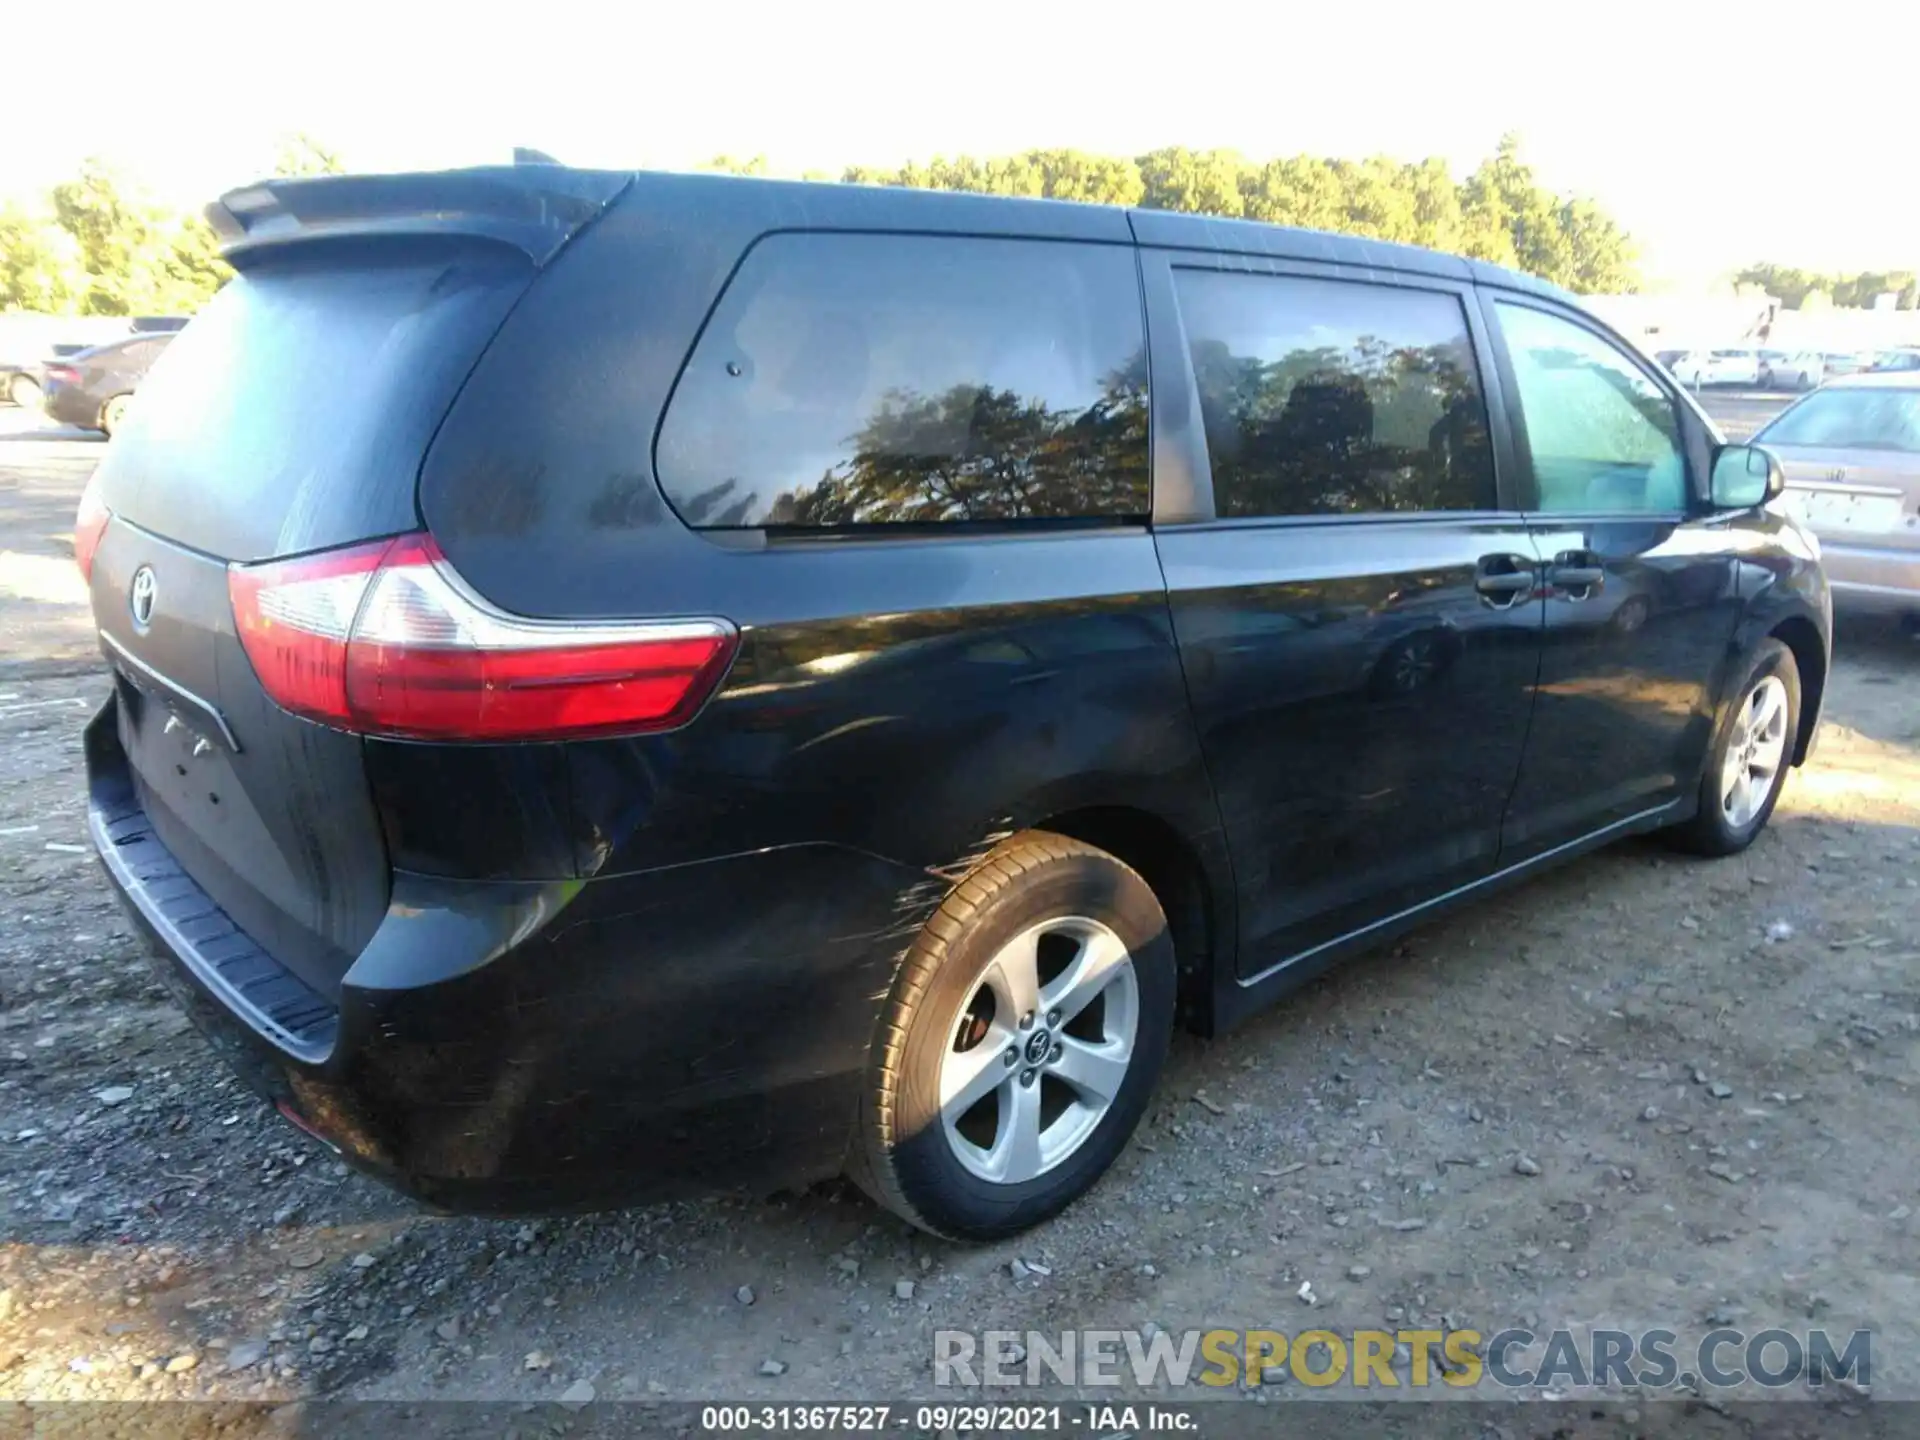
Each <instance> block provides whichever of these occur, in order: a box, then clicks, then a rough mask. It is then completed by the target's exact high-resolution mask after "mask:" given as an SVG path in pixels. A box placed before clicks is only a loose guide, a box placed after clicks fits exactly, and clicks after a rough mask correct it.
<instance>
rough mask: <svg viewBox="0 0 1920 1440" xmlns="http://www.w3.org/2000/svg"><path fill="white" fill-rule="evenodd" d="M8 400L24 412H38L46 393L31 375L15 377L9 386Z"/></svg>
mask: <svg viewBox="0 0 1920 1440" xmlns="http://www.w3.org/2000/svg"><path fill="white" fill-rule="evenodd" d="M7 398H8V399H10V400H12V401H13V403H14V404H16V405H18V406H19V407H20V408H21V409H22V410H38V409H39V408H40V402H41V400H42V399H44V398H45V392H44V391H43V390H41V388H40V382H39V381H38V380H36V379H34V378H33V377H32V376H31V375H15V376H14V377H13V378H12V380H10V381H9V382H8V384H7Z"/></svg>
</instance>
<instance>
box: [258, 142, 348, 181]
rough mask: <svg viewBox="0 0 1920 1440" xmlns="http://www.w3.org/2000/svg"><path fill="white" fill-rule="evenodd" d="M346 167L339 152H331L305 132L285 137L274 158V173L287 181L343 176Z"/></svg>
mask: <svg viewBox="0 0 1920 1440" xmlns="http://www.w3.org/2000/svg"><path fill="white" fill-rule="evenodd" d="M346 168H347V167H346V166H345V165H343V164H341V163H340V156H339V154H338V152H336V151H333V150H329V149H328V148H327V147H326V146H324V145H322V144H321V143H320V142H319V141H318V140H316V139H314V138H313V137H312V136H311V135H309V134H307V132H306V131H304V130H295V131H293V132H292V133H291V134H288V135H286V136H283V137H282V138H281V141H280V149H279V151H278V152H277V153H276V154H275V156H274V161H273V173H274V174H275V175H278V176H281V177H283V178H286V179H290V180H291V179H298V178H300V177H302V176H307V175H341V174H344V173H345V172H346Z"/></svg>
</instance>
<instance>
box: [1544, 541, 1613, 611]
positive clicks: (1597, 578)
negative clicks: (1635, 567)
mask: <svg viewBox="0 0 1920 1440" xmlns="http://www.w3.org/2000/svg"><path fill="white" fill-rule="evenodd" d="M1606 583H1607V572H1606V570H1605V568H1604V567H1603V566H1602V565H1601V564H1600V557H1599V556H1598V555H1595V554H1594V553H1593V552H1592V551H1591V550H1562V551H1561V552H1560V553H1559V554H1558V555H1556V556H1554V557H1553V563H1552V564H1551V565H1549V566H1548V567H1547V584H1549V585H1551V586H1552V587H1553V588H1554V589H1556V590H1559V591H1560V592H1561V598H1563V599H1566V600H1572V601H1580V600H1585V599H1588V598H1590V597H1591V596H1592V595H1593V594H1594V592H1596V591H1597V590H1599V589H1600V588H1601V587H1602V586H1603V585H1605V584H1606Z"/></svg>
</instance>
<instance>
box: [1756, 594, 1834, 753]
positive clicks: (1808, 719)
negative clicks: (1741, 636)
mask: <svg viewBox="0 0 1920 1440" xmlns="http://www.w3.org/2000/svg"><path fill="white" fill-rule="evenodd" d="M1767 634H1768V636H1769V638H1771V639H1774V640H1778V641H1779V642H1780V643H1781V644H1782V645H1785V646H1786V647H1787V649H1788V650H1789V651H1791V652H1792V654H1793V663H1794V667H1795V668H1796V669H1797V670H1798V671H1799V672H1800V733H1799V734H1797V735H1796V736H1794V744H1793V763H1794V764H1795V765H1804V764H1805V763H1806V760H1807V756H1808V755H1809V754H1811V753H1812V751H1813V736H1814V731H1815V730H1816V729H1817V728H1818V726H1819V724H1820V709H1821V701H1822V700H1823V699H1824V697H1825V695H1826V689H1827V650H1826V646H1825V645H1823V644H1821V642H1820V632H1819V630H1818V629H1816V628H1815V626H1814V623H1813V622H1812V621H1811V620H1809V619H1807V617H1806V616H1804V615H1789V616H1788V617H1787V618H1786V619H1784V620H1782V621H1780V622H1779V623H1778V624H1776V625H1775V626H1774V627H1773V628H1772V629H1771V630H1769V631H1768V632H1767Z"/></svg>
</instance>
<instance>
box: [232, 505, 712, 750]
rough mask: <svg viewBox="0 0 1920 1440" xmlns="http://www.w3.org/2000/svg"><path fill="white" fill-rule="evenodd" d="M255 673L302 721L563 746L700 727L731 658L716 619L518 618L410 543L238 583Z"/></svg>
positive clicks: (383, 543) (342, 553) (259, 570)
mask: <svg viewBox="0 0 1920 1440" xmlns="http://www.w3.org/2000/svg"><path fill="white" fill-rule="evenodd" d="M228 576H229V582H228V588H229V590H230V592H231V595H232V599H233V614H234V621H235V624H236V626H237V628H238V630H239V634H240V641H241V644H242V645H243V646H244V647H245V648H246V652H247V657H248V658H249V659H250V660H251V661H252V662H253V668H254V673H255V674H257V675H258V676H259V677H260V683H261V685H262V687H263V688H264V689H265V690H266V692H267V693H268V694H269V695H270V696H272V697H273V699H274V700H275V701H276V702H277V703H278V704H279V705H281V706H282V707H283V708H285V709H287V710H291V711H293V712H294V713H295V714H296V715H304V716H306V717H308V718H309V719H312V720H318V721H320V722H322V723H323V724H327V725H333V726H337V727H339V728H341V729H345V730H354V731H360V732H363V733H366V734H373V735H395V736H403V737H409V738H414V739H433V740H558V739H573V738H579V737H584V736H591V735H630V734H637V733H640V732H643V731H649V730H668V729H672V728H673V727H675V726H677V725H682V724H684V723H685V722H686V721H688V720H690V719H691V718H692V717H693V715H694V712H695V711H697V710H698V709H699V708H700V706H701V704H702V703H704V702H705V700H706V698H707V696H708V695H709V694H711V693H712V691H713V687H714V686H715V685H716V684H717V683H718V682H719V680H720V677H721V676H722V675H723V674H724V673H725V672H726V668H727V662H728V661H729V660H730V659H731V658H732V656H733V647H734V639H735V632H734V629H733V627H732V626H731V625H728V624H726V623H725V622H723V621H718V620H693V621H663V622H660V623H651V624H637V625H624V624H621V625H605V624H597V623H588V624H557V623H553V622H547V621H536V620H523V619H520V618H518V617H517V616H511V615H504V614H501V613H500V612H498V611H496V610H493V609H492V608H491V607H489V606H487V605H486V604H485V603H484V602H482V601H481V600H480V599H478V597H476V596H474V595H473V594H471V593H470V592H469V591H468V590H467V589H466V587H465V586H464V585H462V584H461V583H460V581H459V579H458V577H456V576H455V575H454V574H453V572H452V570H451V569H450V568H449V567H448V565H447V563H446V559H445V557H444V556H442V555H441V554H440V551H439V549H438V547H437V546H435V545H434V543H433V541H432V539H431V538H430V537H428V536H425V535H403V536H401V537H399V538H398V539H395V540H379V541H375V542H373V543H372V544H370V545H357V546H354V547H352V548H350V549H346V550H334V551H329V552H327V553H325V554H321V555H312V556H307V557H304V558H302V559H298V560H281V561H274V562H272V563H270V564H266V565H236V566H233V567H232V568H231V569H230V570H229V571H228Z"/></svg>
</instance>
